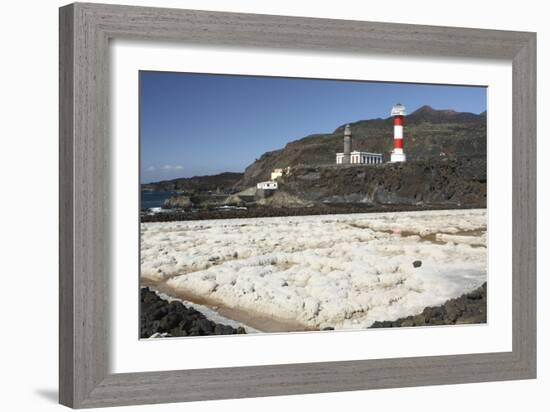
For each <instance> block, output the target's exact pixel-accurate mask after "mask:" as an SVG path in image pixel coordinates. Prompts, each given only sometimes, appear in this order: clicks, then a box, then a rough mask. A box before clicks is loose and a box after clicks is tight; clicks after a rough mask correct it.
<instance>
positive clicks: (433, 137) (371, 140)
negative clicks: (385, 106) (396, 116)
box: [236, 106, 487, 189]
mask: <svg viewBox="0 0 550 412" xmlns="http://www.w3.org/2000/svg"><path fill="white" fill-rule="evenodd" d="M486 120H487V117H486V114H485V113H481V114H479V115H478V114H474V113H463V112H456V111H454V110H435V109H432V108H431V107H429V106H423V107H421V108H420V109H418V110H416V111H415V112H413V113H411V114H410V115H409V116H407V117H406V118H405V131H404V134H405V140H404V146H405V152H406V154H407V159H408V160H432V161H433V160H435V159H437V160H439V159H442V158H446V159H449V158H450V159H453V158H459V157H485V154H486V151H487V139H486V135H487V130H486V123H487V122H486ZM351 130H352V133H353V148H352V150H362V151H370V152H376V153H383V154H384V156H385V157H386V160H388V158H389V153H390V152H391V150H392V145H393V123H392V119H391V118H386V119H371V120H361V121H358V122H355V123H351ZM343 132H344V125H342V126H340V127H338V128H336V130H334V132H332V133H329V134H316V135H311V136H307V137H304V138H302V139H299V140H295V141H293V142H290V143H288V144H287V145H286V146H285V147H284V148H282V149H280V150H275V151H271V152H267V153H264V154H263V155H262V156H261V157H260V158H259V159H258V160H256V161H255V162H254V163H252V164H251V165H250V166H248V167H247V168H246V170H245V173H244V176H243V178H242V179H241V180H240V181H239V182H238V183H237V185H236V187H238V188H239V189H244V188H246V187H250V186H253V185H255V184H256V183H257V182H259V181H263V180H267V179H269V176H270V173H271V171H272V170H273V169H275V168H284V167H287V166H290V167H296V166H300V165H301V166H319V165H331V164H334V163H335V154H336V153H337V152H341V151H342V150H343Z"/></svg>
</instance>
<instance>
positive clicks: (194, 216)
mask: <svg viewBox="0 0 550 412" xmlns="http://www.w3.org/2000/svg"><path fill="white" fill-rule="evenodd" d="M479 207H480V206H479V205H476V206H460V205H428V204H425V205H416V206H412V205H411V206H409V205H385V206H371V205H367V204H364V203H363V204H361V203H339V204H330V203H326V204H321V205H315V206H311V207H292V208H282V207H266V206H258V207H249V208H248V209H247V210H211V211H209V210H201V211H197V212H184V211H178V210H174V211H173V212H171V213H158V214H147V213H146V211H144V212H142V214H141V223H148V222H175V221H190V220H209V219H243V218H259V217H287V216H315V215H338V214H353V213H382V212H413V211H423V210H452V209H476V208H479ZM483 207H484V206H483Z"/></svg>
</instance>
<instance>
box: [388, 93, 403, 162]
mask: <svg viewBox="0 0 550 412" xmlns="http://www.w3.org/2000/svg"><path fill="white" fill-rule="evenodd" d="M406 115H407V112H406V111H405V106H403V105H402V104H401V103H397V104H396V105H395V106H393V107H392V109H391V116H393V151H392V152H391V156H390V161H391V162H392V163H393V162H404V161H406V160H407V156H405V152H403V118H404V117H405V116H406Z"/></svg>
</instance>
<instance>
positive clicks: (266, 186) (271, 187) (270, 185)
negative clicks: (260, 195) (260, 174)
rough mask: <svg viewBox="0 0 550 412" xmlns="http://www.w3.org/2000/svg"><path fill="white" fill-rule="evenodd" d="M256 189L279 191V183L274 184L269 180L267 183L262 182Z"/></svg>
mask: <svg viewBox="0 0 550 412" xmlns="http://www.w3.org/2000/svg"><path fill="white" fill-rule="evenodd" d="M256 187H257V188H258V189H263V190H277V188H278V187H279V185H278V184H277V182H273V181H271V180H268V181H266V182H260V183H258V184H256Z"/></svg>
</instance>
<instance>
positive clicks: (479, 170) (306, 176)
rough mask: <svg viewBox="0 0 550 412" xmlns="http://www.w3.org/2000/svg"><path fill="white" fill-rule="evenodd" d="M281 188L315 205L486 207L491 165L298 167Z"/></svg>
mask: <svg viewBox="0 0 550 412" xmlns="http://www.w3.org/2000/svg"><path fill="white" fill-rule="evenodd" d="M278 183H279V190H280V191H285V192H287V193H288V194H290V195H292V196H295V197H298V198H301V199H304V200H306V201H312V202H325V203H326V202H328V203H331V204H338V203H363V204H367V205H371V206H400V205H408V206H449V207H486V204H487V161H486V159H485V158H468V159H464V158H463V159H455V160H446V161H443V160H438V161H407V162H404V163H385V164H381V165H352V166H336V165H334V166H315V167H297V168H295V169H293V170H292V172H291V173H290V174H288V175H286V176H284V177H282V178H279V179H278Z"/></svg>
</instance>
